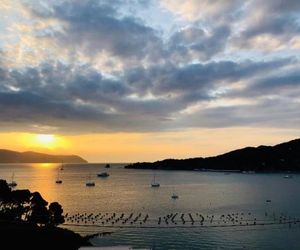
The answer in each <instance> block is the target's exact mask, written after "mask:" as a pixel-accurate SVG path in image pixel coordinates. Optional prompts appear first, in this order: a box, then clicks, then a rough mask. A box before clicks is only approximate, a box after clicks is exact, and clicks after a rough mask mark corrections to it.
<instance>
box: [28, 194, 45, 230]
mask: <svg viewBox="0 0 300 250" xmlns="http://www.w3.org/2000/svg"><path fill="white" fill-rule="evenodd" d="M47 205H48V202H47V201H45V200H44V199H43V197H42V196H41V194H40V193H39V192H34V193H33V194H32V196H31V199H30V212H29V216H28V221H29V222H32V223H36V224H40V225H46V224H47V223H48V221H49V211H48V209H47V207H46V206H47Z"/></svg>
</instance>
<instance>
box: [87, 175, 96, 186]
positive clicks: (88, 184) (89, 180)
mask: <svg viewBox="0 0 300 250" xmlns="http://www.w3.org/2000/svg"><path fill="white" fill-rule="evenodd" d="M85 185H86V186H87V187H94V186H95V182H93V181H92V180H91V174H90V175H89V178H88V180H87V182H86V183H85Z"/></svg>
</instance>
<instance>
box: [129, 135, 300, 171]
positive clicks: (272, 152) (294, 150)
mask: <svg viewBox="0 0 300 250" xmlns="http://www.w3.org/2000/svg"><path fill="white" fill-rule="evenodd" d="M125 168H134V169H164V170H195V169H199V170H220V171H222V170H227V171H229V170H232V171H257V172H259V171H300V139H296V140H293V141H289V142H285V143H281V144H278V145H275V146H259V147H246V148H243V149H238V150H234V151H231V152H228V153H225V154H222V155H218V156H214V157H207V158H203V157H199V158H190V159H181V160H176V159H166V160H162V161H156V162H153V163H149V162H138V163H134V164H130V165H127V166H125Z"/></svg>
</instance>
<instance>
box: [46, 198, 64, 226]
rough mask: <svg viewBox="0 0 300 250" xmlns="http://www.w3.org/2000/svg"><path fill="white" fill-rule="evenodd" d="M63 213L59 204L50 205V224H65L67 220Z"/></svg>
mask: <svg viewBox="0 0 300 250" xmlns="http://www.w3.org/2000/svg"><path fill="white" fill-rule="evenodd" d="M62 213H63V209H62V206H61V205H60V204H59V203H58V202H52V203H51V204H50V205H49V224H50V225H54V226H57V225H59V224H62V223H64V222H65V219H64V216H63V215H62Z"/></svg>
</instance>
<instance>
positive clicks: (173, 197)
mask: <svg viewBox="0 0 300 250" xmlns="http://www.w3.org/2000/svg"><path fill="white" fill-rule="evenodd" d="M171 198H172V199H174V200H175V199H178V198H179V196H178V194H175V193H173V194H172V196H171Z"/></svg>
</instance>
